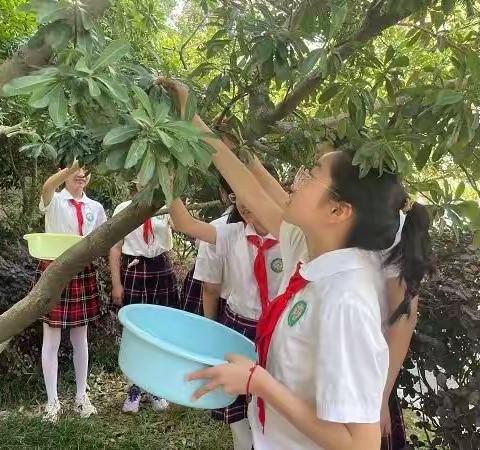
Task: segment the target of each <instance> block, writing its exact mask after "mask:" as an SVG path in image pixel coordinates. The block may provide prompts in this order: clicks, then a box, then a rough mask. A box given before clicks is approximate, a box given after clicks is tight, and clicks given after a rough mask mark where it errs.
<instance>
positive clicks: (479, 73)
mask: <svg viewBox="0 0 480 450" xmlns="http://www.w3.org/2000/svg"><path fill="white" fill-rule="evenodd" d="M467 67H468V69H469V70H470V72H471V73H472V75H473V76H474V77H475V78H476V79H479V78H480V58H479V57H478V55H477V54H476V53H475V52H473V51H469V52H468V53H467Z"/></svg>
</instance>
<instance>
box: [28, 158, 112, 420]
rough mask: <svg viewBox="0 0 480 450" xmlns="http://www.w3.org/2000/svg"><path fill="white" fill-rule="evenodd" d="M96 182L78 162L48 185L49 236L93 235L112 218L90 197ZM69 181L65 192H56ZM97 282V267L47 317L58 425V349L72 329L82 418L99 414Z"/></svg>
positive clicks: (52, 404) (46, 358) (46, 355)
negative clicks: (94, 374) (94, 397)
mask: <svg viewBox="0 0 480 450" xmlns="http://www.w3.org/2000/svg"><path fill="white" fill-rule="evenodd" d="M89 180H90V176H89V175H88V174H87V173H86V171H85V170H84V169H82V168H80V167H79V165H78V163H77V162H75V163H74V164H73V166H72V167H70V168H68V169H63V170H60V171H59V172H58V173H56V174H54V175H52V176H51V177H50V178H49V179H48V180H47V181H46V182H45V184H44V185H43V190H42V197H41V200H40V211H41V212H42V213H43V214H44V215H45V231H46V232H47V233H66V234H77V235H81V236H84V235H87V234H89V233H91V232H92V231H93V230H95V229H96V228H97V227H99V226H100V225H101V224H102V223H104V222H105V221H106V220H107V217H106V215H105V211H104V209H103V206H102V205H101V204H100V203H98V202H96V201H94V200H91V199H90V198H88V197H87V196H86V195H85V192H84V190H85V188H86V186H87V184H88V182H89ZM64 183H65V189H63V190H62V191H61V192H56V189H57V188H58V187H59V186H61V185H62V184H64ZM49 264H50V262H49V261H40V262H39V265H38V268H37V271H36V274H35V282H37V281H38V280H39V278H40V277H41V275H42V273H43V272H44V271H45V270H46V269H47V267H48V265H49ZM99 315H100V311H99V298H98V292H97V278H96V273H95V269H94V268H93V266H92V265H89V266H88V267H86V268H85V269H84V270H83V271H82V272H80V273H79V274H78V275H77V276H75V277H74V278H73V279H72V280H71V281H70V282H69V284H68V285H67V287H66V288H65V290H64V291H63V292H62V295H61V300H60V303H58V304H57V305H55V306H54V308H53V309H52V310H51V311H50V312H49V313H48V314H47V315H46V316H45V317H44V318H43V344H42V369H43V376H44V379H45V387H46V390H47V397H48V402H47V405H46V406H45V416H44V418H45V419H46V420H49V421H52V422H55V421H57V419H58V416H59V414H60V402H59V400H58V393H57V376H58V348H59V346H60V340H61V330H62V329H69V330H70V341H71V343H72V346H73V364H74V368H75V379H76V384H77V395H76V402H75V409H76V411H77V412H78V413H79V415H80V416H81V417H84V418H86V417H89V416H91V415H92V414H96V412H97V411H96V409H95V407H94V406H93V405H92V404H91V402H90V400H89V398H88V395H87V374H88V342H87V325H88V324H89V323H90V322H93V321H95V320H97V319H98V317H99Z"/></svg>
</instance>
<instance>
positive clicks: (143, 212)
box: [0, 199, 160, 343]
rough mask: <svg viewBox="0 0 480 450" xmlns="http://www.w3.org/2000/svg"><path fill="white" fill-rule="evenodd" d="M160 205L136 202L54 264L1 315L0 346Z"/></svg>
mask: <svg viewBox="0 0 480 450" xmlns="http://www.w3.org/2000/svg"><path fill="white" fill-rule="evenodd" d="M159 207H160V205H159V204H156V202H153V203H152V204H146V203H144V202H141V201H140V200H138V199H137V200H134V201H133V202H132V204H131V205H129V206H128V207H127V208H125V209H124V210H123V211H122V212H121V213H120V214H118V215H116V216H115V217H113V218H111V219H110V220H108V222H106V223H104V224H103V225H102V226H101V227H99V228H97V229H96V230H95V231H94V232H93V233H91V234H89V235H88V236H86V237H85V238H83V239H82V240H81V241H80V242H79V243H78V244H76V245H75V246H73V247H72V248H70V249H69V250H67V251H66V252H65V253H64V254H62V255H61V256H60V257H59V258H57V259H56V260H55V261H53V262H52V264H51V265H50V266H49V267H48V269H47V270H46V271H45V272H44V273H43V274H42V276H41V278H40V280H39V281H38V283H37V284H36V285H35V286H34V287H33V289H32V290H31V292H30V293H29V294H28V295H27V296H26V297H24V298H23V299H22V300H20V301H19V302H18V303H16V304H15V305H13V306H12V307H11V308H10V309H9V310H8V311H5V312H4V313H3V314H2V315H0V343H2V342H4V341H6V340H8V339H10V338H11V337H13V336H15V335H16V334H18V333H20V332H21V331H22V330H24V329H25V328H26V327H28V326H29V325H30V324H32V323H33V322H34V321H35V320H37V319H38V318H39V317H41V316H43V315H45V314H46V313H48V311H50V310H51V309H52V307H53V306H54V305H55V304H56V303H57V302H58V301H59V300H60V296H61V293H62V291H63V289H64V288H65V286H66V285H67V283H68V282H69V280H71V279H72V278H73V277H74V276H75V275H76V274H78V273H79V272H81V271H82V270H83V269H84V267H85V266H87V265H88V264H90V263H91V261H93V260H94V259H95V258H98V257H101V256H105V255H107V254H108V252H109V250H110V248H112V247H113V246H114V245H115V244H116V243H117V242H118V241H120V240H121V239H122V237H123V236H126V235H127V234H129V233H130V232H132V231H133V230H135V229H136V228H137V227H139V226H140V225H141V224H142V223H143V222H144V221H145V219H147V218H148V217H151V216H152V215H153V214H154V213H155V211H157V210H158V209H159Z"/></svg>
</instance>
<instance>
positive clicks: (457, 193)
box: [455, 181, 465, 199]
mask: <svg viewBox="0 0 480 450" xmlns="http://www.w3.org/2000/svg"><path fill="white" fill-rule="evenodd" d="M464 192H465V182H463V181H460V183H459V184H458V186H457V189H455V199H459V198H461V196H462V195H463V193H464Z"/></svg>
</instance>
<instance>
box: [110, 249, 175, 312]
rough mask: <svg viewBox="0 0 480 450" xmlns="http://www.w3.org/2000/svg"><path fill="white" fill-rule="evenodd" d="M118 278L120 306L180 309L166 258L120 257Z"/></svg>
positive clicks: (170, 266) (173, 279)
mask: <svg viewBox="0 0 480 450" xmlns="http://www.w3.org/2000/svg"><path fill="white" fill-rule="evenodd" d="M129 266H130V267H129ZM120 275H121V277H122V284H123V292H124V299H123V304H124V305H131V304H135V303H147V304H149V305H162V306H170V307H172V308H179V307H180V296H179V292H178V283H177V277H176V275H175V272H174V271H173V265H172V262H171V261H170V258H169V257H168V254H166V253H163V254H162V255H160V256H157V257H155V258H144V257H141V256H130V255H122V265H121V270H120Z"/></svg>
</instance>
